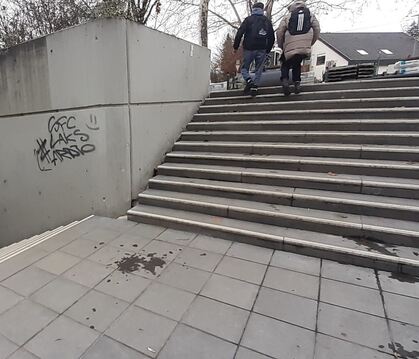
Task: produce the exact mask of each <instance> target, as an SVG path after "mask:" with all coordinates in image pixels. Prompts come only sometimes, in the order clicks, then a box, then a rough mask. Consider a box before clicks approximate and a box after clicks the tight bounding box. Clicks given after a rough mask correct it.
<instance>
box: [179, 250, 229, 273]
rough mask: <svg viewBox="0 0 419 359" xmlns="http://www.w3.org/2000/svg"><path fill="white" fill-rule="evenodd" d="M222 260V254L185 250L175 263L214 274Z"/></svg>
mask: <svg viewBox="0 0 419 359" xmlns="http://www.w3.org/2000/svg"><path fill="white" fill-rule="evenodd" d="M221 258H222V255H221V254H217V253H212V252H208V251H206V250H202V249H195V248H185V249H184V250H183V251H182V253H179V255H178V256H177V257H176V259H175V262H176V263H179V264H184V265H187V266H189V267H194V268H198V269H202V270H206V271H208V272H212V271H213V270H214V269H215V267H216V266H217V264H218V263H219V262H220V260H221Z"/></svg>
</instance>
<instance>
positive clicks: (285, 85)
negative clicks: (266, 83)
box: [282, 80, 291, 97]
mask: <svg viewBox="0 0 419 359" xmlns="http://www.w3.org/2000/svg"><path fill="white" fill-rule="evenodd" d="M282 92H283V93H284V95H285V96H287V97H288V96H289V95H291V90H290V83H289V81H288V80H282Z"/></svg>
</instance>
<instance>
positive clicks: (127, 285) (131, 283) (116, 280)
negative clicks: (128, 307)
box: [95, 271, 150, 303]
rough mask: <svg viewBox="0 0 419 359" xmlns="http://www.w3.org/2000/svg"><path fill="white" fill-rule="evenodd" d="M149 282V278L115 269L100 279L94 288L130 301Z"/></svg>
mask: <svg viewBox="0 0 419 359" xmlns="http://www.w3.org/2000/svg"><path fill="white" fill-rule="evenodd" d="M149 284H150V280H149V279H146V278H142V277H139V276H136V275H133V274H129V273H125V274H124V273H121V272H119V271H115V272H113V273H112V274H111V275H109V276H108V277H106V278H105V279H104V280H102V282H100V283H99V284H98V285H97V286H96V288H95V289H96V290H98V291H101V292H103V293H106V294H109V295H111V296H113V297H116V298H119V299H122V300H125V301H126V302H129V303H131V302H133V301H134V300H135V299H136V298H137V297H138V296H139V295H140V294H141V293H142V292H143V291H144V290H145V289H146V288H147V286H148V285H149Z"/></svg>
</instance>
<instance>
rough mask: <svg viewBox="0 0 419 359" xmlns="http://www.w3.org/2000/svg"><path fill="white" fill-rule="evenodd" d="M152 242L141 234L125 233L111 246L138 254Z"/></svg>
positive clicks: (111, 243)
mask: <svg viewBox="0 0 419 359" xmlns="http://www.w3.org/2000/svg"><path fill="white" fill-rule="evenodd" d="M151 241H152V239H151V238H148V237H144V236H141V235H139V234H131V233H124V234H122V235H121V236H119V237H117V238H115V239H114V240H113V241H112V242H110V243H109V244H110V245H111V246H113V247H116V248H121V249H128V250H130V251H134V252H137V251H139V250H140V249H142V248H143V247H144V246H146V245H147V244H149V243H150V242H151Z"/></svg>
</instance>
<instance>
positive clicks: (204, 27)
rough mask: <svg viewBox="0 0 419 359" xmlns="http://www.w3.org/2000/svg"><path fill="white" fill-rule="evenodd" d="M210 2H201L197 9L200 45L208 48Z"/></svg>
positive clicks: (205, 0) (203, 0)
mask: <svg viewBox="0 0 419 359" xmlns="http://www.w3.org/2000/svg"><path fill="white" fill-rule="evenodd" d="M209 1H210V0H201V4H200V9H199V27H200V34H201V45H202V46H205V47H208V5H209Z"/></svg>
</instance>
